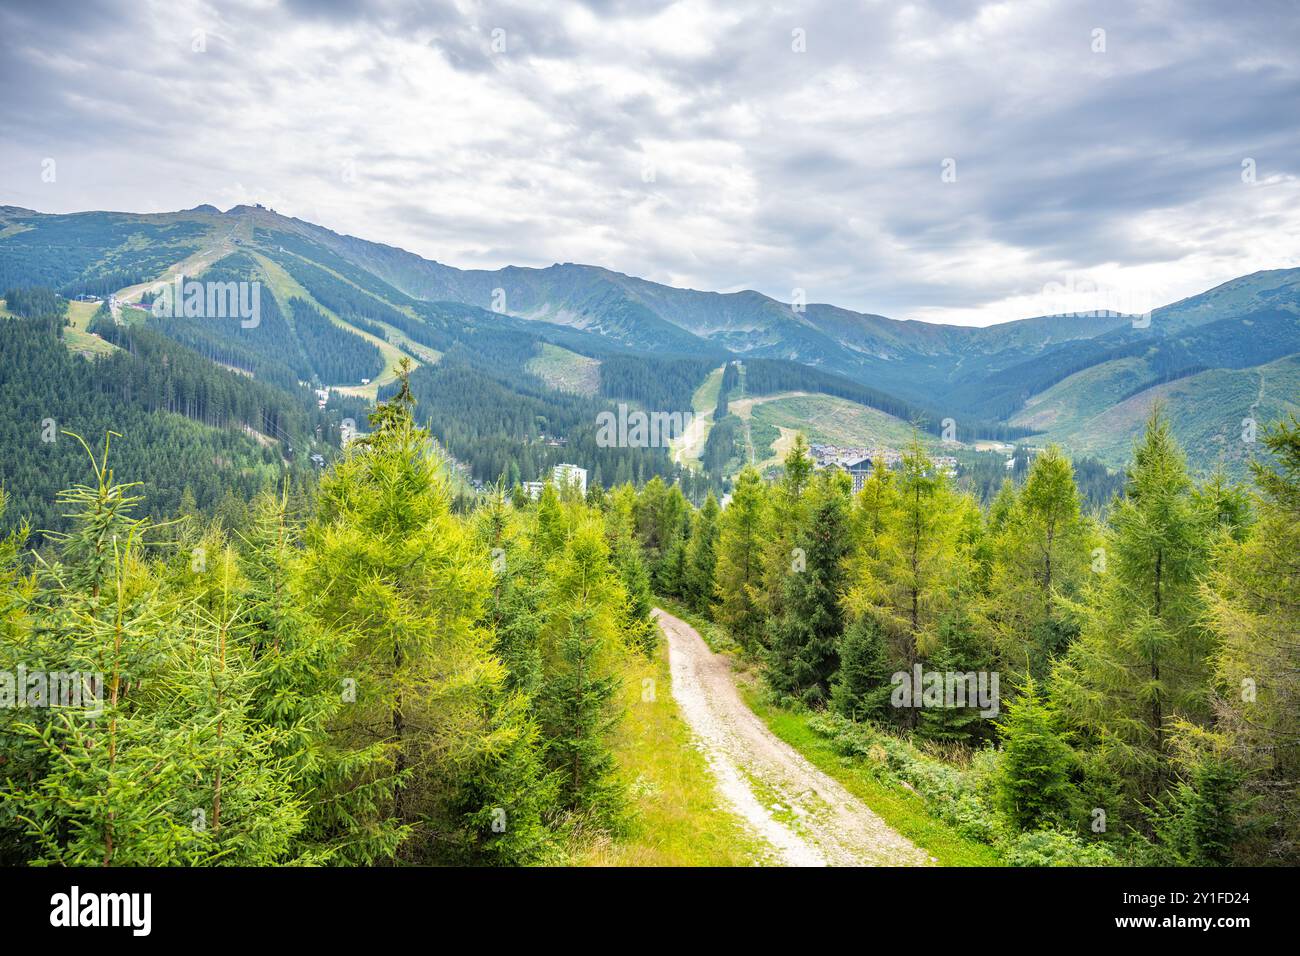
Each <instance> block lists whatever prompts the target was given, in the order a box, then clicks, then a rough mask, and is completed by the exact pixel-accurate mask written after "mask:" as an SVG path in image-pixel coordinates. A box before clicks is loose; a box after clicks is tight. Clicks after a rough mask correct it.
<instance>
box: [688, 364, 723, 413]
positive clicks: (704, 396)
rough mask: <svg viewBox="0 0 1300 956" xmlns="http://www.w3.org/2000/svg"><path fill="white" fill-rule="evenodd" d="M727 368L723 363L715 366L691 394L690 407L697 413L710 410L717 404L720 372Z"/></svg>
mask: <svg viewBox="0 0 1300 956" xmlns="http://www.w3.org/2000/svg"><path fill="white" fill-rule="evenodd" d="M726 370H727V367H726V366H725V365H720V366H718V367H717V368H715V369H714V370H713V371H712V372H710V373H709V374H708V376H707V377H706V378H705V379H704V382H703V383H702V384H701V385H700V387H699V388H697V389H696V390H695V394H694V395H692V396H691V409H692V410H693V411H694V412H695V414H697V415H702V414H704V413H705V412H710V413H711V412H712V411H713V409H714V408H715V407H717V404H718V393H719V392H721V391H722V373H723V372H725V371H726Z"/></svg>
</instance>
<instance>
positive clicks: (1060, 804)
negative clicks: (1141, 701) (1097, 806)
mask: <svg viewBox="0 0 1300 956" xmlns="http://www.w3.org/2000/svg"><path fill="white" fill-rule="evenodd" d="M999 733H1000V734H1001V737H1002V755H1001V759H1000V760H999V762H998V775H997V794H998V803H999V806H1000V807H1001V809H1002V811H1003V813H1004V814H1005V815H1006V817H1007V819H1008V820H1009V821H1010V822H1011V824H1012V825H1013V826H1015V827H1016V828H1017V829H1019V830H1036V829H1041V828H1046V827H1053V826H1066V825H1067V824H1068V822H1069V819H1070V811H1071V801H1072V800H1073V797H1074V792H1075V791H1074V787H1073V785H1072V784H1071V783H1070V775H1071V772H1072V770H1073V767H1074V752H1073V751H1072V750H1071V749H1070V745H1069V744H1068V743H1067V742H1066V740H1065V738H1064V737H1063V736H1062V735H1061V733H1060V732H1059V731H1058V730H1057V728H1056V720H1055V717H1054V715H1053V713H1052V710H1051V708H1050V706H1049V705H1048V703H1047V702H1046V701H1045V700H1044V699H1043V697H1042V694H1041V693H1040V691H1039V688H1038V684H1037V683H1036V682H1035V681H1034V678H1033V677H1032V676H1030V677H1026V678H1025V684H1024V687H1023V688H1021V691H1020V694H1019V695H1018V696H1017V697H1016V698H1015V699H1014V700H1012V701H1011V702H1009V703H1008V704H1007V708H1006V715H1005V717H1004V718H1003V721H1002V723H1001V726H1000V727H999Z"/></svg>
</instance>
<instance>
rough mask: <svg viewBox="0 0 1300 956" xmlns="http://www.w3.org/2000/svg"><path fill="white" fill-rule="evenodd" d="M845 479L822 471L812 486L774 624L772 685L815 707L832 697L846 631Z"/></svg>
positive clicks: (846, 488) (771, 668)
mask: <svg viewBox="0 0 1300 956" xmlns="http://www.w3.org/2000/svg"><path fill="white" fill-rule="evenodd" d="M848 497H849V481H848V476H847V475H846V474H844V473H843V472H841V471H838V470H837V471H833V472H825V473H823V474H821V475H819V476H818V477H817V478H816V479H815V480H814V481H813V482H812V484H811V486H810V488H809V493H808V502H807V509H808V518H807V523H806V525H805V527H803V528H802V529H801V530H800V532H799V535H798V537H796V538H795V541H796V542H797V544H796V546H795V547H796V549H797V550H796V551H795V558H794V560H793V561H792V563H791V564H790V565H787V568H786V578H785V580H784V582H783V585H782V586H783V590H784V598H783V600H782V602H781V607H782V612H781V616H780V618H778V619H777V621H776V622H775V623H774V626H773V627H772V636H771V640H770V645H771V654H770V656H769V661H768V668H767V671H766V673H767V678H768V682H769V683H770V684H771V685H772V687H773V689H775V690H776V691H778V692H779V693H783V694H788V695H791V696H794V697H797V698H799V699H801V700H803V701H804V702H805V703H807V704H809V705H812V706H816V705H820V704H824V703H825V702H826V700H827V699H828V698H829V697H830V681H831V677H832V675H834V673H835V671H836V668H837V667H838V666H839V659H838V651H837V646H836V645H837V643H838V641H839V638H840V634H841V632H842V631H843V630H844V614H843V611H842V609H841V606H840V601H841V599H842V598H843V596H844V588H845V574H844V559H845V556H846V555H847V554H848V548H849V536H848V528H849V504H848Z"/></svg>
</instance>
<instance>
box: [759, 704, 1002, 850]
mask: <svg viewBox="0 0 1300 956" xmlns="http://www.w3.org/2000/svg"><path fill="white" fill-rule="evenodd" d="M741 695H742V696H743V697H744V700H745V703H746V704H748V705H749V707H750V709H751V710H753V711H754V713H755V714H757V715H758V716H759V718H760V719H761V720H762V721H763V723H765V724H767V726H768V729H769V730H771V731H772V733H774V734H776V736H778V737H780V738H781V739H782V740H784V741H785V742H786V743H787V744H789V745H790V746H791V747H793V748H794V749H795V750H797V751H799V753H801V754H802V755H803V756H804V757H805V758H806V759H807V760H808V762H809V763H811V764H812V765H813V766H814V767H816V768H817V769H818V770H821V771H822V772H823V773H825V774H826V775H827V776H830V777H834V778H835V779H836V780H838V781H839V782H840V783H841V784H843V786H844V788H845V789H846V790H848V791H849V793H851V794H853V795H854V796H855V797H857V798H858V799H859V800H861V801H862V802H863V803H865V804H866V805H867V806H868V807H870V808H871V809H872V810H874V811H875V812H876V813H877V814H879V816H880V818H881V819H882V820H884V821H885V822H886V823H887V824H889V825H890V826H891V827H893V828H894V829H895V830H897V831H898V832H899V833H901V834H902V835H903V836H905V837H907V838H908V839H909V840H911V841H912V842H913V843H915V844H916V845H917V846H919V847H921V848H922V849H923V850H925V851H927V852H928V853H929V854H930V856H932V857H934V858H935V859H936V860H937V861H938V863H939V865H940V866H1001V865H1003V864H1002V861H1001V859H1000V858H999V857H998V855H997V853H996V852H995V851H994V849H993V848H992V847H990V846H987V845H985V844H983V843H978V842H976V841H974V840H970V839H968V838H966V837H964V836H962V835H960V834H959V833H957V832H956V831H955V830H953V828H952V827H950V826H948V825H947V824H946V823H944V822H942V821H940V820H936V819H935V818H934V817H933V816H931V815H930V812H929V811H928V810H927V809H926V805H925V800H924V799H923V798H922V797H921V796H919V795H918V794H915V793H912V792H910V791H908V790H905V789H902V788H895V787H892V786H888V785H887V784H884V783H882V782H880V781H879V780H876V779H874V778H873V777H871V776H870V774H869V773H868V772H867V771H866V769H865V767H864V764H863V761H862V760H860V759H858V758H853V757H845V756H841V755H840V754H837V753H836V752H835V751H834V750H833V749H832V748H831V745H830V741H828V740H827V739H826V738H825V737H823V736H821V735H820V734H818V733H817V732H816V731H814V730H812V729H811V728H810V727H809V726H808V715H806V714H797V713H794V712H793V711H789V710H785V709H783V708H780V707H777V706H775V705H774V704H771V703H768V702H767V701H766V700H765V699H764V697H763V692H762V690H761V689H760V688H759V687H758V686H757V684H756V682H750V683H749V684H748V685H742V686H741Z"/></svg>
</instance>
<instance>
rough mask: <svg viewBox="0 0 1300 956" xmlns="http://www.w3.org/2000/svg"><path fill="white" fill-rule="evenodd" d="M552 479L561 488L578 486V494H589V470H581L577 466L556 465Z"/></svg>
mask: <svg viewBox="0 0 1300 956" xmlns="http://www.w3.org/2000/svg"><path fill="white" fill-rule="evenodd" d="M551 478H552V479H553V480H554V481H555V484H556V485H557V486H559V487H561V488H563V487H564V486H565V485H573V484H576V485H577V486H578V494H580V495H584V496H585V495H586V494H587V469H586V468H579V467H578V466H577V465H556V466H555V470H554V471H553V472H552V473H551Z"/></svg>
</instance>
